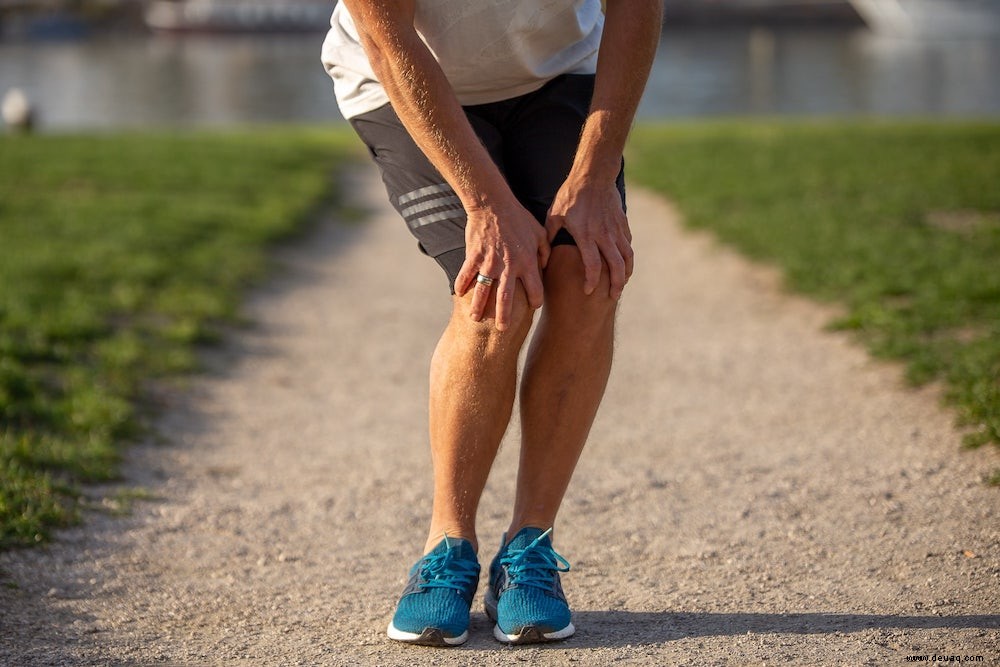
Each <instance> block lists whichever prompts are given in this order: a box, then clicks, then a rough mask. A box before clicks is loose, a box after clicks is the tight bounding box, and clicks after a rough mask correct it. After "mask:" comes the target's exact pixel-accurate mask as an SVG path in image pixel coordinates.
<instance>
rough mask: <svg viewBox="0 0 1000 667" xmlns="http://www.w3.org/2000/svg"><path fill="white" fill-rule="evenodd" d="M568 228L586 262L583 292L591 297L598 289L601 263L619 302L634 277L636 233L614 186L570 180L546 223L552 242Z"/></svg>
mask: <svg viewBox="0 0 1000 667" xmlns="http://www.w3.org/2000/svg"><path fill="white" fill-rule="evenodd" d="M563 227H565V228H566V230H567V231H568V232H569V233H570V234H572V235H573V238H574V239H575V240H576V245H577V248H579V250H580V257H581V259H582V260H583V275H584V278H583V291H584V293H585V294H587V295H588V296H589V295H591V294H593V293H594V290H595V289H597V284H598V282H599V281H600V278H601V262H602V259H603V262H604V263H605V264H606V265H607V267H608V274H609V275H610V278H611V287H610V291H609V296H611V298H613V299H618V298H620V297H621V295H622V290H624V289H625V283H627V282H628V280H629V278H631V277H632V268H633V258H634V254H635V253H633V251H632V231H631V230H630V229H629V226H628V218H626V217H625V211H624V209H623V208H622V200H621V195H620V194H619V192H618V188H617V187H615V184H614V182H611V183H607V184H604V183H596V182H594V181H592V180H586V179H579V178H575V177H574V176H573V175H572V174H571V175H570V177H569V178H567V179H566V182H565V183H563V185H562V187H561V188H559V192H558V193H556V197H555V200H553V202H552V206H551V207H550V208H549V215H548V217H547V219H546V221H545V229H546V230H547V231H548V237H549V242H551V241H552V239H553V238H555V235H556V232H558V231H559V230H560V229H561V228H563Z"/></svg>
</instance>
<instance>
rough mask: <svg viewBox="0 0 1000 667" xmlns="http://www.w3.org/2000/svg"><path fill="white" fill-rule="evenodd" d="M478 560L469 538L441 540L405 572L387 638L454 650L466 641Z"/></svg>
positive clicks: (474, 592)
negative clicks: (404, 584)
mask: <svg viewBox="0 0 1000 667" xmlns="http://www.w3.org/2000/svg"><path fill="white" fill-rule="evenodd" d="M478 584H479V560H478V559H477V558H476V551H475V549H473V548H472V544H471V543H470V542H469V541H468V540H463V539H449V538H448V536H447V535H445V537H444V539H443V540H441V542H439V543H438V545H437V546H436V547H434V549H433V550H432V551H431V552H430V553H429V554H427V555H426V556H424V557H423V558H421V559H420V560H419V561H417V563H416V565H414V566H413V568H411V569H410V580H409V581H408V582H407V584H406V588H404V589H403V594H402V596H400V599H399V606H397V607H396V614H395V615H394V616H393V617H392V622H390V623H389V629H388V631H387V632H388V635H389V638H390V639H395V640H396V641H401V642H409V643H411V644H421V645H424V646H458V645H459V644H463V643H465V640H467V639H468V638H469V607H471V606H472V598H473V597H474V596H475V594H476V588H477V586H478Z"/></svg>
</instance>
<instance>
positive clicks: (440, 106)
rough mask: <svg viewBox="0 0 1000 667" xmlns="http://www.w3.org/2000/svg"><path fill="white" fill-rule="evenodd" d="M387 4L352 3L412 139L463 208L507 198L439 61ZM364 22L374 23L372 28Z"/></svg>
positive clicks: (377, 67)
mask: <svg viewBox="0 0 1000 667" xmlns="http://www.w3.org/2000/svg"><path fill="white" fill-rule="evenodd" d="M387 5H392V3H381V2H375V3H364V2H357V1H356V2H351V3H350V4H349V8H350V10H351V12H352V15H354V16H355V21H356V24H358V30H359V33H360V35H361V38H362V43H363V45H364V48H365V52H366V53H367V55H368V58H369V61H370V62H371V64H372V69H373V70H374V72H375V75H376V76H377V77H378V78H379V81H380V83H381V84H382V86H383V87H384V88H385V91H386V94H387V95H388V96H389V100H390V102H391V103H392V106H393V109H394V110H395V111H396V113H397V114H398V115H399V118H400V120H401V121H402V122H403V125H404V126H405V127H406V129H407V131H408V132H409V133H410V135H411V136H412V137H413V140H414V141H415V142H416V144H417V145H418V146H419V147H420V149H421V150H422V151H423V152H424V154H425V155H426V156H427V158H428V159H429V160H430V161H431V163H432V164H433V165H434V166H435V167H436V168H437V169H438V171H440V172H441V174H442V176H444V178H445V180H447V181H448V183H449V184H450V185H451V186H452V188H454V190H455V192H456V194H457V195H458V197H459V198H460V199H461V200H462V204H463V205H464V206H465V207H466V209H467V210H471V209H480V208H484V207H486V206H488V205H492V204H494V203H496V202H497V201H498V200H500V199H503V198H505V197H508V196H510V189H509V188H508V187H507V185H506V182H505V181H504V179H503V177H502V175H501V174H500V171H499V169H497V167H496V166H495V165H494V163H493V161H492V159H491V158H490V155H489V153H488V152H487V151H486V149H485V148H484V147H483V145H482V143H481V142H480V141H479V138H478V137H477V136H476V134H475V132H474V131H473V129H472V127H471V126H470V125H469V122H468V119H467V118H466V116H465V113H464V111H463V110H462V107H461V105H460V104H459V102H458V99H457V98H456V97H455V94H454V92H453V90H452V88H451V86H450V84H449V83H448V80H447V79H446V78H445V75H444V72H443V71H442V70H441V67H440V65H439V64H438V63H437V61H436V60H435V59H434V57H433V55H432V54H431V52H430V50H429V49H428V48H427V46H426V45H425V44H424V43H423V41H422V40H421V39H420V37H419V36H418V35H417V33H416V31H415V30H414V29H413V28H412V16H403V17H400V16H399V15H398V14H397V15H393V14H394V12H399V11H400V10H399V9H398V8H396V7H387ZM369 26H373V27H375V26H377V27H375V28H374V29H373V28H369Z"/></svg>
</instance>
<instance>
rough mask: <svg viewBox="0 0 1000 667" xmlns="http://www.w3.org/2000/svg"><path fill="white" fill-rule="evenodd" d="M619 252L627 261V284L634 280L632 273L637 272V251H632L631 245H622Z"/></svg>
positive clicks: (619, 246)
mask: <svg viewBox="0 0 1000 667" xmlns="http://www.w3.org/2000/svg"><path fill="white" fill-rule="evenodd" d="M618 251H619V252H620V253H621V254H622V258H623V259H624V260H625V282H628V281H629V280H631V279H632V272H633V271H634V270H635V251H634V250H632V245H631V244H630V243H620V244H619V245H618Z"/></svg>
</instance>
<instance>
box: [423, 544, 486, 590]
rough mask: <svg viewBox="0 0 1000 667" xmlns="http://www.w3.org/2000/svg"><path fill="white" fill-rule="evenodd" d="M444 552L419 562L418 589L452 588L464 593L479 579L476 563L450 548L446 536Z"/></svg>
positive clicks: (427, 556)
mask: <svg viewBox="0 0 1000 667" xmlns="http://www.w3.org/2000/svg"><path fill="white" fill-rule="evenodd" d="M444 541H445V546H446V548H445V550H444V551H443V552H442V553H436V554H428V555H426V556H424V558H423V560H421V561H420V577H421V578H422V579H423V582H422V583H421V584H420V588H454V589H455V590H457V591H462V592H464V591H465V590H466V589H468V588H469V586H470V585H472V584H473V583H474V582H476V581H478V579H479V568H478V567H477V563H475V562H473V561H470V560H468V559H465V558H461V557H459V555H458V549H452V548H451V542H450V541H449V540H448V536H447V535H445V536H444Z"/></svg>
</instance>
